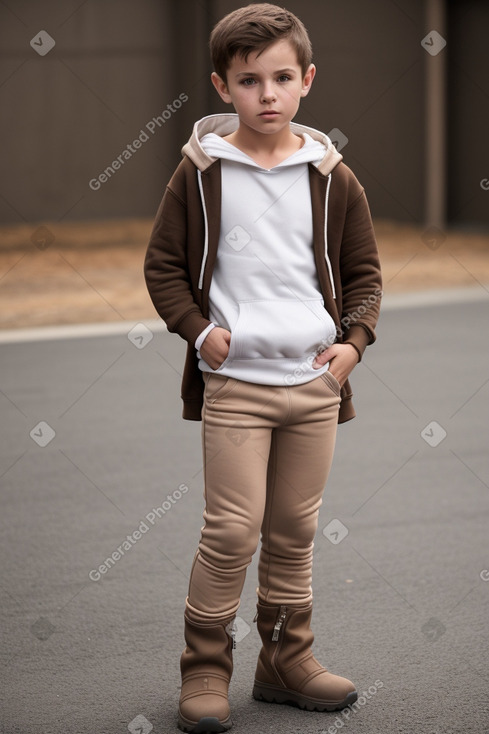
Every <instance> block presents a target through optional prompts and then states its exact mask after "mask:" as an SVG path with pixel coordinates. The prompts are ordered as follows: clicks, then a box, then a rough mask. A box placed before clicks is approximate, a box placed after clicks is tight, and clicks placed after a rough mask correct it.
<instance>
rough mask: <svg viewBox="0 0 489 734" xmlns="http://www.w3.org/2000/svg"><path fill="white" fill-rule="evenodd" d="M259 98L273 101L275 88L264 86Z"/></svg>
mask: <svg viewBox="0 0 489 734" xmlns="http://www.w3.org/2000/svg"><path fill="white" fill-rule="evenodd" d="M261 99H262V102H273V101H274V100H276V99H277V95H276V94H275V90H274V89H273V88H272V87H271V86H267V87H265V88H264V89H263V92H262V95H261Z"/></svg>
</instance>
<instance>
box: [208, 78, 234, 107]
mask: <svg viewBox="0 0 489 734" xmlns="http://www.w3.org/2000/svg"><path fill="white" fill-rule="evenodd" d="M211 81H212V83H213V85H214V86H215V88H216V89H217V92H218V94H219V96H220V98H221V99H222V101H223V102H226V103H227V104H231V103H232V99H231V95H230V94H229V92H228V87H227V84H226V82H224V81H223V80H222V79H221V77H220V76H219V75H218V74H216V72H215V71H213V72H212V74H211Z"/></svg>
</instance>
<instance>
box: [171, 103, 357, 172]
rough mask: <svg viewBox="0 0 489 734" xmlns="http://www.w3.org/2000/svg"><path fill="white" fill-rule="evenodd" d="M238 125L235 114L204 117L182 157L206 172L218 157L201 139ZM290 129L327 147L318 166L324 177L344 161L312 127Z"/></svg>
mask: <svg viewBox="0 0 489 734" xmlns="http://www.w3.org/2000/svg"><path fill="white" fill-rule="evenodd" d="M238 124H239V118H238V115H237V114H235V113H234V114H222V115H208V116H207V117H203V118H202V119H201V120H197V122H196V123H195V125H194V128H193V131H192V135H191V136H190V139H189V141H188V143H186V144H185V145H184V146H183V148H182V155H187V156H188V157H189V158H190V160H191V161H192V162H193V163H194V164H195V165H196V166H197V168H198V169H199V170H200V171H205V169H206V168H208V167H209V166H211V165H212V164H213V163H214V162H215V161H216V160H217V157H212V156H211V155H209V154H208V153H206V151H205V150H204V148H203V147H202V145H201V143H200V140H201V138H203V137H204V135H207V134H208V133H215V134H216V135H220V136H221V137H222V136H224V135H229V134H230V133H232V132H234V131H235V130H237V128H238ZM290 129H291V131H292V132H293V133H294V134H296V135H301V134H304V133H307V134H308V135H309V136H310V137H311V138H312V139H313V141H316V142H318V143H321V144H322V145H323V146H324V147H325V149H326V152H325V154H324V157H323V159H322V160H321V162H320V163H319V164H318V165H317V166H316V167H317V169H318V170H319V171H320V173H322V174H323V175H324V176H327V175H328V174H329V173H331V171H332V170H333V168H335V166H337V165H338V163H339V162H340V161H341V160H342V158H343V156H342V155H341V153H338V151H337V150H336V148H335V146H334V145H333V143H332V142H331V140H330V138H328V136H327V135H325V134H324V133H322V132H320V131H319V130H315V129H314V128H312V127H306V125H300V124H299V123H297V122H291V123H290ZM206 147H207V146H206ZM314 147H316V146H314ZM216 152H217V148H216ZM219 157H221V156H219Z"/></svg>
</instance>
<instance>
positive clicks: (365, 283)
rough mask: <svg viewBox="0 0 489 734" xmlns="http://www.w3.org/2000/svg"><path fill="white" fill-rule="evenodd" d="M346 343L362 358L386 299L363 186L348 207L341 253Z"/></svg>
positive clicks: (344, 338)
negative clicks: (384, 298)
mask: <svg viewBox="0 0 489 734" xmlns="http://www.w3.org/2000/svg"><path fill="white" fill-rule="evenodd" d="M340 270H341V283H342V313H341V327H342V330H343V342H344V343H348V344H352V346H353V347H354V348H355V349H356V350H357V352H358V358H359V360H361V358H362V355H363V352H364V351H365V348H366V347H367V345H368V344H372V343H373V342H374V341H375V338H376V335H375V326H376V324H377V319H378V316H379V310H380V300H381V298H382V276H381V271H380V262H379V255H378V250H377V243H376V240H375V234H374V229H373V225H372V218H371V216H370V210H369V206H368V203H367V198H366V196H365V192H364V191H363V189H362V190H361V193H360V194H359V195H358V196H357V197H356V198H355V199H354V201H353V202H352V203H351V204H350V206H349V207H348V210H347V213H346V219H345V226H344V230H343V238H342V242H341V254H340Z"/></svg>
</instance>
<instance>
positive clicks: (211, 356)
mask: <svg viewBox="0 0 489 734" xmlns="http://www.w3.org/2000/svg"><path fill="white" fill-rule="evenodd" d="M230 343H231V332H230V331H228V330H227V329H223V328H222V327H221V326H216V327H215V328H214V329H211V331H209V333H208V334H207V336H206V338H205V339H204V341H203V343H202V345H201V347H200V355H201V357H202V359H203V360H204V361H205V362H207V364H208V365H209V367H210V368H211V369H213V370H217V369H218V368H219V367H220V366H221V365H222V363H223V362H224V360H225V359H226V357H227V356H228V354H229V345H230Z"/></svg>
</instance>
